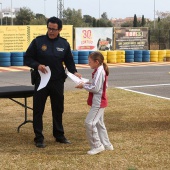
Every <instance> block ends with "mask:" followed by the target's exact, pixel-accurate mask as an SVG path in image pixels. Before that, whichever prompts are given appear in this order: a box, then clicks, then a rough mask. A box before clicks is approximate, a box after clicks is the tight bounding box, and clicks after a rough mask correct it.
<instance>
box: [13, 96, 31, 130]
mask: <svg viewBox="0 0 170 170" xmlns="http://www.w3.org/2000/svg"><path fill="white" fill-rule="evenodd" d="M10 100H12V101H14V102H15V103H17V104H19V105H20V106H22V107H24V108H25V120H24V122H23V123H21V124H20V125H19V126H18V129H17V131H18V133H19V130H20V127H21V126H22V125H24V124H26V123H33V121H32V120H28V119H27V109H30V110H33V109H32V108H31V107H28V106H27V98H26V97H25V98H24V104H23V103H21V102H19V101H17V100H15V99H13V98H10Z"/></svg>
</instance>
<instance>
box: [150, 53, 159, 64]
mask: <svg viewBox="0 0 170 170" xmlns="http://www.w3.org/2000/svg"><path fill="white" fill-rule="evenodd" d="M150 61H151V62H158V50H150Z"/></svg>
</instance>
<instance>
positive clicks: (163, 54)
mask: <svg viewBox="0 0 170 170" xmlns="http://www.w3.org/2000/svg"><path fill="white" fill-rule="evenodd" d="M165 57H166V50H159V51H158V61H159V62H163V61H164V58H165Z"/></svg>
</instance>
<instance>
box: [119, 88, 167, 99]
mask: <svg viewBox="0 0 170 170" xmlns="http://www.w3.org/2000/svg"><path fill="white" fill-rule="evenodd" d="M116 88H118V89H119V87H116ZM120 89H122V90H126V91H130V92H133V93H139V94H143V95H147V96H152V97H157V98H161V99H166V100H170V98H168V97H162V96H158V95H154V94H149V93H143V92H139V91H135V90H130V89H125V88H120Z"/></svg>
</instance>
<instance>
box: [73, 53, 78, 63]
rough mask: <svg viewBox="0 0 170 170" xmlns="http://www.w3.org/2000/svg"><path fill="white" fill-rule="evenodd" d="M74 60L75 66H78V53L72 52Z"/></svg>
mask: <svg viewBox="0 0 170 170" xmlns="http://www.w3.org/2000/svg"><path fill="white" fill-rule="evenodd" d="M72 54H73V60H74V63H75V64H78V51H72Z"/></svg>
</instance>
